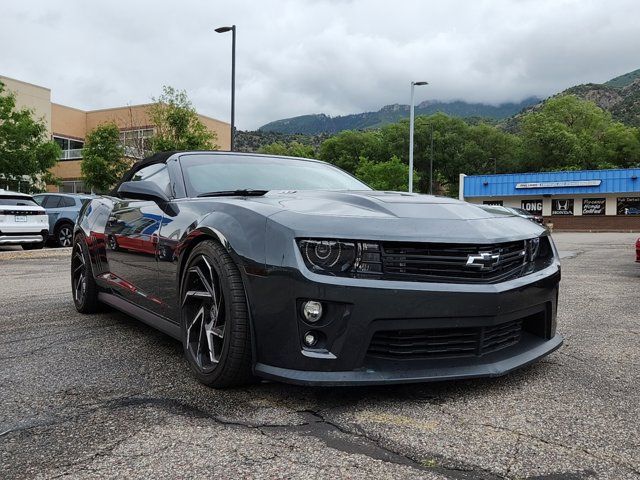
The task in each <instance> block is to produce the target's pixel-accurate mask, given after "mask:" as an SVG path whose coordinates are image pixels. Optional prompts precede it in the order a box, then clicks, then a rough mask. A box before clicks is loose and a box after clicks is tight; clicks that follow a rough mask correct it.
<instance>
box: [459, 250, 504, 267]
mask: <svg viewBox="0 0 640 480" xmlns="http://www.w3.org/2000/svg"><path fill="white" fill-rule="evenodd" d="M498 262H500V254H499V253H491V252H482V253H478V254H474V255H469V256H467V264H466V265H467V267H469V268H477V269H478V270H491V269H492V268H493V267H495V266H496V265H497V264H498Z"/></svg>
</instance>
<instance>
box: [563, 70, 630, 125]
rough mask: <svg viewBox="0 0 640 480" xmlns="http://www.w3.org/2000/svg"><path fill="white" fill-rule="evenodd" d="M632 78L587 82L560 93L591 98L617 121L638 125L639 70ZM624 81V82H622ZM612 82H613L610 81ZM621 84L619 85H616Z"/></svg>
mask: <svg viewBox="0 0 640 480" xmlns="http://www.w3.org/2000/svg"><path fill="white" fill-rule="evenodd" d="M633 73H636V75H637V76H636V77H635V78H634V79H630V78H625V79H624V80H620V79H622V78H623V77H626V76H625V75H623V76H621V77H616V78H614V79H613V80H609V82H606V83H602V84H598V83H587V84H585V85H577V86H575V87H571V88H568V89H567V90H565V91H564V92H562V93H561V95H562V94H573V95H577V96H578V97H581V98H584V99H586V100H591V101H592V102H594V103H595V104H596V105H598V106H599V107H600V108H602V109H604V110H608V111H609V112H611V116H612V117H613V118H614V119H615V120H618V121H619V122H622V123H626V124H627V125H633V126H634V127H640V70H636V71H635V72H631V73H628V74H627V75H631V74H633ZM623 81H624V82H626V83H623ZM610 82H614V83H610ZM617 85H621V86H617Z"/></svg>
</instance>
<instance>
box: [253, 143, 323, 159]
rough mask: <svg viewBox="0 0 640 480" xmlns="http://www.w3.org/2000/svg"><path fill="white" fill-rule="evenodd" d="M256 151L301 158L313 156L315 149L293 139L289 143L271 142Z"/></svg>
mask: <svg viewBox="0 0 640 480" xmlns="http://www.w3.org/2000/svg"><path fill="white" fill-rule="evenodd" d="M258 153H266V154H270V155H285V156H288V157H302V158H313V157H314V156H315V151H314V149H313V147H312V146H311V145H305V144H303V143H300V142H295V141H294V142H289V143H284V142H273V143H270V144H269V145H265V146H264V147H261V148H260V149H259V150H258Z"/></svg>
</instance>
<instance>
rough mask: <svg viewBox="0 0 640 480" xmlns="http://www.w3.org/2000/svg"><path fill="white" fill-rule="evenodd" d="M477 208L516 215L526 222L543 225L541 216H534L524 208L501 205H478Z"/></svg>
mask: <svg viewBox="0 0 640 480" xmlns="http://www.w3.org/2000/svg"><path fill="white" fill-rule="evenodd" d="M478 206H479V207H480V208H483V209H485V210H488V211H493V212H504V213H507V214H511V215H517V216H518V217H522V218H526V219H527V220H531V221H532V222H535V223H538V224H540V225H544V218H543V217H542V216H541V215H534V214H532V213H530V212H528V211H526V210H525V209H524V208H516V207H505V206H503V205H478Z"/></svg>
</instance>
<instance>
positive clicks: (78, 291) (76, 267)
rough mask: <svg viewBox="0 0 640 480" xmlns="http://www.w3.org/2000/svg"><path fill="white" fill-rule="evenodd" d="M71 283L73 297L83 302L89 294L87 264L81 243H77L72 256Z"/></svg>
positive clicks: (78, 302) (80, 302) (77, 301)
mask: <svg viewBox="0 0 640 480" xmlns="http://www.w3.org/2000/svg"><path fill="white" fill-rule="evenodd" d="M71 283H72V285H71V286H72V288H73V299H74V300H75V301H76V303H77V304H82V303H83V302H84V299H85V296H86V294H87V265H86V263H85V259H84V255H83V252H82V247H81V246H80V244H77V245H76V248H75V249H74V252H73V256H72V257H71Z"/></svg>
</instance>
